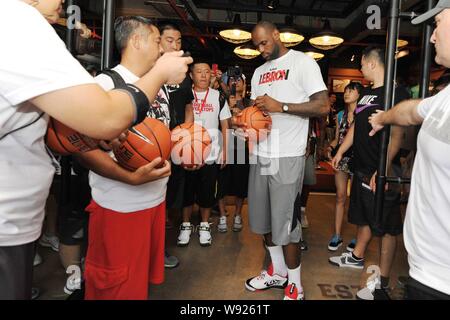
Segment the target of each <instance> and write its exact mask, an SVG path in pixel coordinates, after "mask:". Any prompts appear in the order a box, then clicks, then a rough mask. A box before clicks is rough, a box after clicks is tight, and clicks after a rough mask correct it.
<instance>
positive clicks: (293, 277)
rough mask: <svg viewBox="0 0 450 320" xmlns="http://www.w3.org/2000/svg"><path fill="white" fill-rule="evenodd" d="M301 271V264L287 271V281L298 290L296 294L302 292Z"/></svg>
mask: <svg viewBox="0 0 450 320" xmlns="http://www.w3.org/2000/svg"><path fill="white" fill-rule="evenodd" d="M301 270H302V264H300V265H299V266H298V267H297V268H296V269H287V272H288V281H289V283H293V284H295V286H296V287H297V289H298V292H302V291H303V287H302V280H301Z"/></svg>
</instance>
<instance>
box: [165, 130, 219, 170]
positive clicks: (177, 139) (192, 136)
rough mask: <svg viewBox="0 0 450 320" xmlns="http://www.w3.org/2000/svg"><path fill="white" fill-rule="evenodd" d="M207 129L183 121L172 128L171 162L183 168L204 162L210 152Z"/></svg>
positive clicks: (209, 139) (209, 138)
mask: <svg viewBox="0 0 450 320" xmlns="http://www.w3.org/2000/svg"><path fill="white" fill-rule="evenodd" d="M211 143H212V141H211V137H210V135H209V134H208V131H207V130H206V129H205V128H204V127H202V126H201V125H199V124H196V123H183V124H181V125H179V126H177V127H175V128H174V129H173V130H172V145H173V147H172V153H171V154H172V162H173V163H174V164H177V165H181V166H182V167H184V168H193V167H195V166H200V165H202V164H204V163H205V161H206V159H207V158H208V156H209V154H210V152H211V147H212V146H211Z"/></svg>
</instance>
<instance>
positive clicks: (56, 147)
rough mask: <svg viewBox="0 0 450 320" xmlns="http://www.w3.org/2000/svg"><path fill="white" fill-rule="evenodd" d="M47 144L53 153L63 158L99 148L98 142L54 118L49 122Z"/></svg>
mask: <svg viewBox="0 0 450 320" xmlns="http://www.w3.org/2000/svg"><path fill="white" fill-rule="evenodd" d="M45 142H46V143H47V146H48V147H49V148H50V149H51V150H52V151H54V152H55V153H58V154H60V155H63V156H67V155H70V154H72V153H81V152H86V151H90V150H94V149H96V148H97V146H98V140H96V139H92V138H89V137H87V136H85V135H83V134H81V133H78V132H76V131H75V130H73V129H71V128H69V127H68V126H66V125H64V124H62V123H61V122H59V121H58V120H55V119H53V118H50V120H49V122H48V128H47V135H46V136H45Z"/></svg>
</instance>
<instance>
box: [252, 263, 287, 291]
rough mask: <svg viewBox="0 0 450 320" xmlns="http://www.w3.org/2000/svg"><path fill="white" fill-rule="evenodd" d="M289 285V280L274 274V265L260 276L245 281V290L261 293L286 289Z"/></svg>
mask: <svg viewBox="0 0 450 320" xmlns="http://www.w3.org/2000/svg"><path fill="white" fill-rule="evenodd" d="M287 283H288V278H287V276H286V277H283V276H280V275H278V274H276V273H273V266H272V264H270V265H269V268H267V270H263V271H261V274H260V275H259V276H256V277H253V278H250V279H247V281H245V288H247V290H249V291H260V290H267V289H272V288H276V289H284V288H285V287H286V285H287Z"/></svg>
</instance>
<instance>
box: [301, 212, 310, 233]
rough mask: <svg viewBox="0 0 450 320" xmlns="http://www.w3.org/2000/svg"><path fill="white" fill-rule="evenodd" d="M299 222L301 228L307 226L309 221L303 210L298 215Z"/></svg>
mask: <svg viewBox="0 0 450 320" xmlns="http://www.w3.org/2000/svg"><path fill="white" fill-rule="evenodd" d="M300 224H301V225H302V228H303V229H307V228H309V221H308V217H307V216H306V214H305V212H304V211H303V212H302V213H301V215H300Z"/></svg>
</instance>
